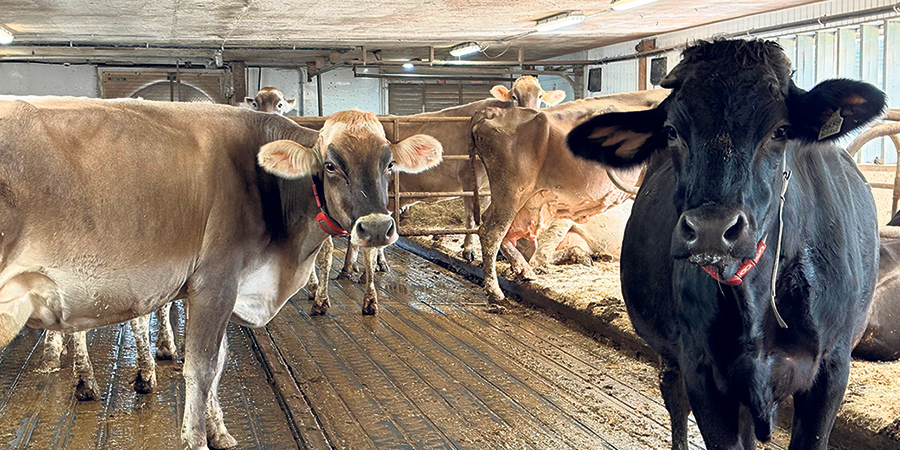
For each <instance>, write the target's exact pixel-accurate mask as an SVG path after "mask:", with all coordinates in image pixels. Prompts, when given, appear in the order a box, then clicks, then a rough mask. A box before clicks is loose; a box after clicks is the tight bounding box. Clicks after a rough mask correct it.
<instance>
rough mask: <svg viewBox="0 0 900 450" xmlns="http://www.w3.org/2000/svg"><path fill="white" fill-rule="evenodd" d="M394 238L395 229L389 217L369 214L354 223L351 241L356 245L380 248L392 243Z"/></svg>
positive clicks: (392, 220) (395, 234)
mask: <svg viewBox="0 0 900 450" xmlns="http://www.w3.org/2000/svg"><path fill="white" fill-rule="evenodd" d="M396 236H397V229H396V226H395V225H394V219H393V218H391V216H389V215H387V214H370V215H368V216H365V217H361V218H360V219H359V220H357V221H356V225H355V226H354V227H353V232H352V236H351V239H352V240H354V241H356V242H355V243H356V244H358V245H363V246H367V247H368V246H375V247H380V246H383V245H388V244H391V243H393V242H394V240H395V239H396Z"/></svg>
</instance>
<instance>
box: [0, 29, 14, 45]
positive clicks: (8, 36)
mask: <svg viewBox="0 0 900 450" xmlns="http://www.w3.org/2000/svg"><path fill="white" fill-rule="evenodd" d="M13 39H15V36H13V34H12V32H11V31H9V30H7V29H6V28H3V27H0V44H10V43H12V41H13Z"/></svg>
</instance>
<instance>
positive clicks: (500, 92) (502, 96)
mask: <svg viewBox="0 0 900 450" xmlns="http://www.w3.org/2000/svg"><path fill="white" fill-rule="evenodd" d="M491 95H493V96H494V98H496V99H497V100H503V101H504V102H508V101H510V100H512V99H511V98H510V97H509V89H507V88H506V86H501V85H499V84H498V85H496V86H494V87H492V88H491Z"/></svg>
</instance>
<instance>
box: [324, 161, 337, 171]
mask: <svg viewBox="0 0 900 450" xmlns="http://www.w3.org/2000/svg"><path fill="white" fill-rule="evenodd" d="M325 170H327V171H329V172H334V171H336V170H337V167H335V166H334V164H333V163H330V162H327V163H325Z"/></svg>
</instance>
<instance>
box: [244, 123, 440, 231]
mask: <svg viewBox="0 0 900 450" xmlns="http://www.w3.org/2000/svg"><path fill="white" fill-rule="evenodd" d="M441 159H442V147H441V144H440V142H438V141H437V140H436V139H435V138H433V137H431V136H427V135H424V134H417V135H415V136H410V137H408V138H406V139H404V140H402V141H400V142H398V143H396V144H391V143H390V142H388V140H387V139H386V138H385V135H384V128H383V127H382V126H381V122H380V121H379V120H378V118H377V117H376V116H375V114H374V113H364V112H362V111H359V110H351V111H342V112H339V113H335V114H332V115H331V116H329V117H328V119H327V120H326V121H325V125H324V126H323V127H322V130H321V131H320V132H319V139H318V140H317V141H316V144H315V146H314V147H313V148H309V147H304V146H303V145H300V144H298V143H296V142H294V141H289V140H280V141H274V142H270V143H268V144H266V145H264V146H263V147H262V148H261V149H260V151H259V155H258V160H259V165H260V166H261V167H262V168H263V169H264V170H266V171H267V172H270V173H272V174H274V175H277V176H280V177H283V178H289V179H296V178H302V177H307V176H310V175H313V176H317V177H319V178H320V179H321V180H322V188H323V191H324V193H323V192H320V193H319V195H324V197H325V204H326V205H327V208H328V213H329V214H330V215H331V217H332V218H333V219H335V220H336V221H337V222H338V224H339V225H340V226H342V227H344V228H346V229H347V230H349V232H350V242H351V243H352V244H354V245H359V246H363V247H371V246H375V247H378V246H383V245H388V244H391V243H393V242H394V241H395V240H397V227H396V226H395V224H394V219H393V218H391V216H390V215H389V214H388V210H387V204H388V182H389V181H390V176H391V173H392V172H393V171H394V170H399V171H402V172H411V173H417V172H421V171H423V170H426V169H429V168H431V167H434V166H435V165H437V164H438V163H440V162H441Z"/></svg>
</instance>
